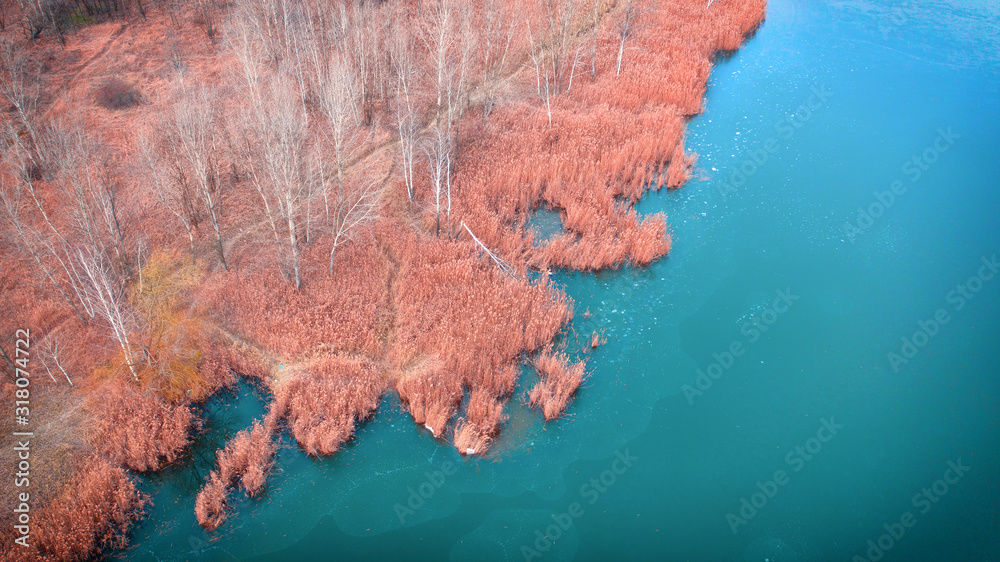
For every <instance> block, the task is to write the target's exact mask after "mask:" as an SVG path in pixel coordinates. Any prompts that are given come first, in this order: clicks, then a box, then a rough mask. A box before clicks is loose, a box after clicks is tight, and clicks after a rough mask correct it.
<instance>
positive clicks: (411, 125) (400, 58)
mask: <svg viewBox="0 0 1000 562" xmlns="http://www.w3.org/2000/svg"><path fill="white" fill-rule="evenodd" d="M393 37H394V41H393V43H392V57H391V60H392V66H393V72H394V74H395V75H396V131H397V133H398V134H399V155H400V160H401V165H402V168H403V183H404V184H405V185H406V196H407V197H408V198H409V200H410V202H411V203H412V202H413V162H414V151H415V148H416V144H417V140H418V136H419V123H418V115H417V104H416V99H415V92H414V85H415V80H416V75H417V67H416V63H415V61H414V58H413V45H412V43H411V41H412V38H411V35H410V32H409V28H407V27H405V26H399V27H397V28H396V30H394V32H393Z"/></svg>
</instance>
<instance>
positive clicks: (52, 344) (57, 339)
mask: <svg viewBox="0 0 1000 562" xmlns="http://www.w3.org/2000/svg"><path fill="white" fill-rule="evenodd" d="M62 352H63V339H62V337H61V336H60V335H59V334H58V333H50V334H48V335H47V336H45V338H43V339H42V341H41V343H40V344H39V347H38V351H37V352H36V354H35V356H36V357H37V358H38V360H39V361H41V363H42V367H44V368H45V372H46V373H48V375H49V378H50V379H52V382H56V378H55V376H53V375H52V367H55V368H56V369H58V370H59V372H60V373H62V375H63V376H64V377H66V381H67V382H69V385H70V386H73V379H71V378H70V376H69V373H68V372H66V368H65V367H63V365H62V361H60V359H59V357H60V355H61V354H62Z"/></svg>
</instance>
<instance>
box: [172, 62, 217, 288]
mask: <svg viewBox="0 0 1000 562" xmlns="http://www.w3.org/2000/svg"><path fill="white" fill-rule="evenodd" d="M179 89H180V98H179V99H178V101H177V102H176V103H175V104H174V107H173V112H172V114H170V116H169V117H168V121H167V123H166V127H167V130H166V134H167V135H168V136H169V139H170V141H171V143H170V144H171V145H172V148H173V151H172V154H171V157H172V158H173V161H174V167H175V169H176V171H177V174H178V178H177V180H176V181H178V182H181V183H183V182H186V181H190V182H191V184H192V185H191V189H192V190H193V191H194V192H195V193H196V194H197V197H198V201H200V206H201V208H202V209H203V210H204V211H205V215H206V216H207V217H208V219H209V222H210V223H211V224H212V230H213V231H214V232H215V242H216V244H215V246H216V252H217V253H218V255H219V261H220V262H221V263H222V267H223V269H227V270H228V269H229V264H228V263H226V256H225V250H224V244H223V240H222V224H221V223H222V202H223V189H222V188H223V183H222V174H221V172H220V164H219V159H220V150H219V140H220V139H219V138H218V131H217V119H216V110H215V108H216V101H215V95H214V94H213V93H212V92H210V91H209V90H207V89H206V88H205V87H203V86H202V87H187V86H185V85H184V83H183V80H182V81H181V82H180V88H179ZM188 178H190V180H188ZM184 189H185V188H184V187H181V191H182V192H183V190H184Z"/></svg>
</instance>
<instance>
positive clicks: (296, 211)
mask: <svg viewBox="0 0 1000 562" xmlns="http://www.w3.org/2000/svg"><path fill="white" fill-rule="evenodd" d="M267 94H268V95H267V96H266V101H265V103H264V106H263V107H260V108H253V111H254V113H255V114H256V115H257V116H259V120H258V121H257V122H256V124H253V123H250V122H248V121H249V120H247V119H244V121H243V128H244V134H245V135H246V137H245V138H246V141H245V142H246V147H247V148H246V151H245V154H246V156H247V161H248V167H249V176H250V179H251V181H252V183H253V185H254V187H255V188H256V190H257V193H258V194H259V195H260V198H261V202H262V203H263V205H264V210H265V212H266V214H267V218H268V223H269V224H270V226H271V231H272V232H273V233H274V238H275V242H276V244H277V245H278V250H279V259H280V260H281V261H284V258H283V257H282V254H284V253H285V251H287V252H288V254H287V255H288V257H289V258H290V260H291V264H290V265H291V275H292V278H293V282H294V283H295V287H296V288H299V287H301V286H302V276H301V272H300V269H299V259H300V253H301V248H300V242H299V237H300V235H301V232H300V227H301V225H302V223H303V222H304V220H305V215H304V207H307V206H308V203H309V199H310V197H311V196H312V195H314V194H315V193H316V189H315V183H316V177H317V173H316V168H317V166H316V158H315V153H314V152H312V153H311V152H310V151H309V150H308V148H309V147H308V146H307V135H308V130H307V129H306V127H305V118H304V116H303V115H302V107H301V105H300V104H299V103H298V100H297V99H296V98H297V96H296V94H295V91H294V86H292V84H291V83H290V80H289V79H288V78H287V77H282V76H278V77H275V78H274V79H273V80H272V83H271V84H270V87H269V88H268V92H267ZM282 239H284V240H285V241H284V242H282ZM283 271H285V270H284V266H283ZM286 275H287V272H286Z"/></svg>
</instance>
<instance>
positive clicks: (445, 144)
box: [424, 123, 451, 236]
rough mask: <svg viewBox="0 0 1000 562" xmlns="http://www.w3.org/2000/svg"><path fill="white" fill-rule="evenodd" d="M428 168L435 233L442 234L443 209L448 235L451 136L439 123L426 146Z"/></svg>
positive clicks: (449, 221)
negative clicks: (432, 197)
mask: <svg viewBox="0 0 1000 562" xmlns="http://www.w3.org/2000/svg"><path fill="white" fill-rule="evenodd" d="M424 154H425V155H426V156H427V168H428V171H429V172H430V175H431V192H432V193H433V196H434V206H433V212H434V234H435V235H438V236H439V235H440V234H441V211H442V209H443V210H444V211H445V217H446V220H447V227H448V236H451V136H450V134H449V133H448V131H447V130H446V129H445V128H444V126H442V124H440V123H438V125H437V126H436V127H434V136H433V137H432V138H430V139H428V142H427V145H426V146H425V147H424Z"/></svg>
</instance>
